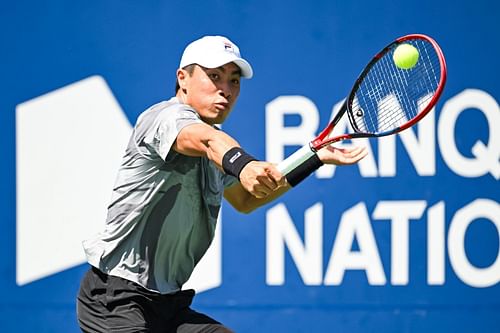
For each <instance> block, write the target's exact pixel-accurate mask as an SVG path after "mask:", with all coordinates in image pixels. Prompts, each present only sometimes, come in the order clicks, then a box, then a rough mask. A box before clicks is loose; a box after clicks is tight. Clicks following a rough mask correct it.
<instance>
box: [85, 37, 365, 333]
mask: <svg viewBox="0 0 500 333" xmlns="http://www.w3.org/2000/svg"><path fill="white" fill-rule="evenodd" d="M252 75H253V70H252V67H251V66H250V64H249V63H248V62H247V61H246V60H245V59H243V58H242V57H241V55H240V51H239V49H238V47H237V46H236V45H235V44H234V43H232V42H231V41H230V40H229V39H227V38H225V37H221V36H206V37H203V38H201V39H198V40H196V41H194V42H192V43H191V44H189V45H188V46H187V47H186V49H185V50H184V53H183V55H182V58H181V61H180V66H179V69H178V70H177V86H176V94H175V97H172V98H171V99H169V100H167V101H163V102H161V103H158V104H155V105H153V106H151V107H150V108H149V109H147V110H146V111H144V112H143V113H142V114H141V115H140V116H139V118H138V120H137V124H136V125H135V127H134V130H133V133H132V136H131V138H130V141H129V143H128V146H127V148H126V151H125V156H124V158H123V161H122V165H121V167H120V169H119V171H118V178H117V180H116V184H115V187H114V189H113V195H112V200H111V203H110V205H109V207H108V215H107V221H106V225H105V227H104V230H103V231H102V232H101V233H100V234H98V235H96V236H95V237H93V238H91V239H88V240H86V241H84V244H83V246H84V249H85V252H86V255H87V258H88V262H89V264H90V265H91V268H90V270H89V271H88V272H87V273H86V275H85V276H84V278H83V280H82V282H81V287H80V291H79V294H78V300H77V313H78V320H79V324H80V327H81V329H82V331H83V332H232V331H231V330H230V329H229V328H227V327H225V326H223V325H222V324H221V323H219V322H217V321H216V320H214V319H212V318H210V317H208V316H206V315H204V314H201V313H198V312H195V311H194V310H192V309H191V308H190V305H191V302H192V299H193V296H194V291H193V290H182V285H183V284H184V283H185V282H186V281H187V280H188V278H189V276H190V275H191V273H192V271H193V269H194V267H195V265H196V264H197V263H198V261H199V260H200V259H201V257H202V256H203V254H204V253H205V251H206V250H207V249H208V247H209V245H210V242H211V241H212V239H213V237H214V230H215V225H216V222H217V215H218V213H219V209H220V206H221V201H222V197H223V196H224V198H225V199H226V200H227V201H228V202H229V203H230V204H231V205H232V206H233V207H235V208H236V209H237V210H238V211H240V212H244V213H248V212H251V211H252V210H254V209H256V208H257V207H259V206H262V205H264V204H266V203H268V202H270V201H272V200H273V199H275V198H277V197H278V196H279V195H281V194H283V193H284V192H285V191H287V190H288V189H290V188H291V187H292V186H294V185H296V184H298V183H299V182H300V181H301V180H302V179H304V178H305V177H307V175H308V174H310V173H311V172H313V171H314V170H315V169H317V168H318V167H319V166H320V165H322V164H323V163H329V164H337V165H342V164H353V163H356V162H358V161H359V160H360V159H361V158H363V157H364V156H365V155H366V151H365V150H364V149H362V148H352V149H337V148H334V147H327V148H323V149H321V150H320V151H318V153H317V154H315V155H314V156H313V158H310V159H309V160H307V161H304V163H302V164H300V165H299V166H297V168H296V169H295V170H293V172H290V174H288V175H287V176H286V178H285V177H284V176H283V175H282V174H281V173H280V172H279V171H278V170H277V169H276V167H275V165H274V164H272V163H268V162H265V161H258V160H256V159H255V158H253V157H252V156H251V155H250V154H248V153H247V152H246V151H245V150H244V149H243V148H241V147H240V145H239V144H238V142H237V141H236V140H235V139H233V138H232V137H231V136H229V135H228V134H226V133H225V132H223V131H222V130H219V129H217V127H215V125H216V124H221V123H223V122H224V120H225V119H226V117H227V116H228V115H229V114H230V113H231V111H232V109H233V107H234V105H235V103H236V100H237V99H238V95H239V93H240V80H241V78H251V77H252ZM318 75H320V74H319V73H318Z"/></svg>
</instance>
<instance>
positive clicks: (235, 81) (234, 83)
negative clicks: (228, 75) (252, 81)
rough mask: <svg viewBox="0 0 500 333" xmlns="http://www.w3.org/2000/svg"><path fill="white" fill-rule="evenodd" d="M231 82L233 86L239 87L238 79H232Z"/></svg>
mask: <svg viewBox="0 0 500 333" xmlns="http://www.w3.org/2000/svg"><path fill="white" fill-rule="evenodd" d="M231 82H232V83H233V85H235V86H239V85H240V79H232V80H231Z"/></svg>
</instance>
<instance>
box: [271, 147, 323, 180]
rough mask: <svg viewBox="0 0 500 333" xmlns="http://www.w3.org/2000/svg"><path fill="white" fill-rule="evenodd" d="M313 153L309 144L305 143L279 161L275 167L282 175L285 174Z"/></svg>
mask: <svg viewBox="0 0 500 333" xmlns="http://www.w3.org/2000/svg"><path fill="white" fill-rule="evenodd" d="M314 154H316V153H315V152H314V151H313V150H312V149H311V146H310V145H309V144H307V145H305V146H303V147H302V148H300V149H299V150H297V151H296V152H295V153H293V154H292V155H290V156H289V157H287V158H286V159H284V160H283V161H281V163H279V164H278V165H277V166H276V168H277V169H278V170H279V171H280V172H281V173H282V174H283V175H284V176H286V175H287V174H288V173H290V171H292V170H293V169H295V168H297V167H298V166H299V165H301V164H302V163H304V162H305V161H306V160H308V159H309V158H311V157H312V156H313V155H314Z"/></svg>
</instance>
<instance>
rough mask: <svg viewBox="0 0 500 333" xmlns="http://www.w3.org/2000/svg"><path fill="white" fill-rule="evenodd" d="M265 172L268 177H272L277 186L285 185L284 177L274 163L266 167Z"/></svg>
mask: <svg viewBox="0 0 500 333" xmlns="http://www.w3.org/2000/svg"><path fill="white" fill-rule="evenodd" d="M267 173H268V174H269V177H271V178H272V179H273V181H274V182H275V183H276V185H277V187H282V186H285V185H286V178H285V176H283V174H282V173H281V172H280V171H279V170H278V169H277V168H276V166H275V165H272V164H271V165H270V166H269V167H268V168H267Z"/></svg>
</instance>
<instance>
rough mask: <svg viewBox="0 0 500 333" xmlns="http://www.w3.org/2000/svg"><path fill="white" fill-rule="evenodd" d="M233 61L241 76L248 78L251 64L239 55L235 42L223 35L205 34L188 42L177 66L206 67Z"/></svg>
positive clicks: (250, 74)
mask: <svg viewBox="0 0 500 333" xmlns="http://www.w3.org/2000/svg"><path fill="white" fill-rule="evenodd" d="M230 62H234V63H235V64H236V65H237V66H238V67H239V68H240V69H241V76H242V77H244V78H247V79H250V78H251V77H252V76H253V70H252V66H250V64H249V63H248V61H246V60H245V59H243V58H242V57H241V55H240V49H239V48H238V46H236V44H234V43H233V42H231V41H230V40H229V39H227V38H226V37H223V36H205V37H202V38H200V39H197V40H195V41H194V42H192V43H191V44H189V45H188V46H187V47H186V49H185V50H184V53H183V54H182V58H181V63H180V65H179V68H184V67H186V66H188V65H192V64H198V65H200V66H203V67H206V68H217V67H220V66H223V65H225V64H228V63H230Z"/></svg>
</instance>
